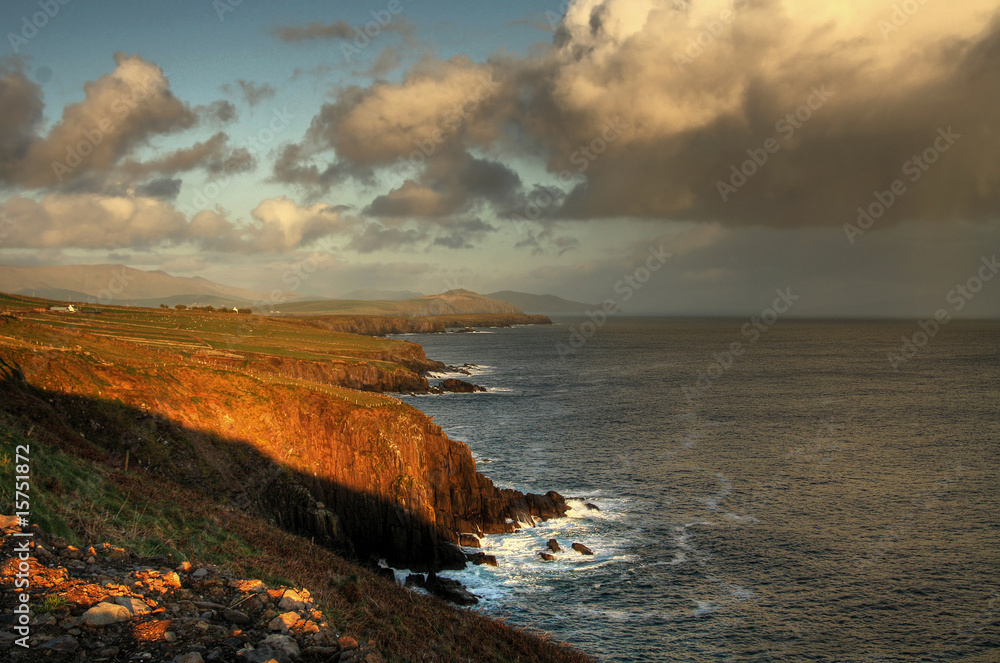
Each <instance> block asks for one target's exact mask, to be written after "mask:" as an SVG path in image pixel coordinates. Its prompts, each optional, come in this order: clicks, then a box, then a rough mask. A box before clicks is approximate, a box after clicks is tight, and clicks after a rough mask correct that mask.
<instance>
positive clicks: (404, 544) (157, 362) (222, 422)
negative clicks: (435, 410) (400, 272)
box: [0, 312, 566, 569]
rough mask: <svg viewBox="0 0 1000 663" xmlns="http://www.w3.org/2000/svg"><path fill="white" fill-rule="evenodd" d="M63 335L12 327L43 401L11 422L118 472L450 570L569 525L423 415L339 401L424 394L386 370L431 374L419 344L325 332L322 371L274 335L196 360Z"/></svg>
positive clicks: (26, 401) (338, 541)
mask: <svg viewBox="0 0 1000 663" xmlns="http://www.w3.org/2000/svg"><path fill="white" fill-rule="evenodd" d="M110 315H111V313H110V312H108V313H106V316H110ZM120 315H123V316H124V315H126V314H125V313H122V314H120ZM163 319H165V320H169V321H170V322H171V323H172V322H174V321H176V320H177V318H176V317H172V316H171V314H163ZM192 319H193V320H195V321H199V320H200V321H201V322H199V323H198V324H203V322H204V320H210V319H211V318H209V317H205V318H192ZM62 320H63V318H59V317H58V316H56V315H54V314H37V315H35V317H34V318H33V319H27V318H26V319H22V320H19V321H13V322H9V323H8V324H6V325H5V328H4V334H5V335H4V336H3V337H2V338H0V358H3V359H4V360H5V361H6V362H7V363H8V364H10V365H11V366H20V367H22V368H23V375H24V379H25V380H26V383H27V384H28V385H30V386H31V387H32V389H38V390H40V392H38V393H36V392H33V391H31V390H28V391H24V392H23V393H22V392H16V393H14V394H13V395H11V396H10V397H8V398H6V399H5V403H4V407H5V408H7V409H8V410H9V411H11V412H13V413H16V414H19V415H24V416H31V417H39V416H44V417H49V418H51V419H53V420H54V421H60V422H63V423H65V425H66V426H68V427H69V428H71V429H72V430H74V431H79V432H80V433H81V435H82V436H85V437H86V439H87V440H88V441H89V442H90V443H91V444H94V445H96V446H97V447H98V448H100V449H101V450H103V451H104V452H106V453H107V454H108V455H109V459H110V460H109V462H111V463H112V464H113V465H115V466H118V467H125V465H126V464H128V463H130V464H131V466H132V467H133V468H136V467H138V468H141V469H142V470H143V471H146V472H149V473H154V474H157V475H164V476H170V477H171V478H172V479H173V480H175V481H177V482H179V483H182V484H183V485H191V486H199V487H201V488H202V489H203V490H204V491H205V493H206V495H207V496H210V497H212V498H213V499H225V500H228V501H230V502H232V503H233V504H236V505H239V506H240V507H241V508H244V509H246V510H248V511H249V512H253V513H257V514H261V515H265V516H267V517H270V518H272V519H274V520H275V521H276V522H277V523H279V524H280V525H281V526H282V527H284V528H285V529H287V530H289V531H291V532H295V533H298V534H301V535H304V536H308V537H312V538H314V539H315V540H316V541H318V542H322V543H324V544H325V545H328V546H329V547H331V548H333V549H338V550H343V551H345V552H348V553H350V554H353V555H355V556H357V557H358V558H360V559H365V558H367V557H369V556H371V555H378V556H382V557H385V558H387V559H388V560H390V561H391V562H394V563H396V564H400V565H408V566H411V567H414V568H427V569H440V568H448V567H451V568H455V567H460V566H462V565H464V556H463V555H462V553H461V551H460V550H459V549H458V548H457V546H455V545H454V544H455V543H457V541H458V539H459V534H462V533H476V534H482V533H497V532H509V531H512V530H513V529H514V528H515V527H516V526H517V523H519V522H526V523H530V522H532V520H533V519H538V518H548V517H555V516H560V515H562V514H563V513H565V511H566V505H565V503H564V502H563V500H562V498H561V497H560V496H558V495H557V494H555V493H548V494H546V495H530V494H529V495H523V494H521V493H519V492H517V491H512V490H500V489H498V488H497V487H496V486H494V484H493V483H492V481H490V480H489V479H488V478H487V477H485V476H483V475H482V474H480V473H478V472H477V471H476V466H475V463H474V461H473V459H472V455H471V453H470V451H469V449H468V448H467V447H466V446H465V445H464V444H462V443H460V442H457V441H454V440H450V439H449V438H448V437H447V436H446V435H444V434H443V433H442V431H441V429H440V427H438V426H436V425H435V424H433V423H432V422H431V421H430V419H429V418H427V417H426V416H425V415H423V414H422V413H421V412H419V411H417V410H415V409H413V408H411V407H409V406H407V405H405V404H403V403H401V402H399V401H398V400H396V399H392V398H389V397H385V396H380V395H374V394H364V393H362V392H359V391H353V390H349V389H344V388H342V387H340V386H333V385H334V383H335V382H336V381H337V380H340V379H344V380H346V381H347V382H348V384H356V386H361V387H363V388H372V389H374V388H378V387H380V386H381V387H385V386H391V387H400V386H403V385H404V384H405V386H407V387H408V386H412V385H413V382H412V381H413V379H414V378H418V379H420V380H423V378H420V377H419V376H417V375H416V373H414V372H412V371H411V370H410V369H408V368H406V367H405V366H402V365H401V364H397V363H389V362H386V359H389V358H392V359H395V360H397V361H402V362H404V363H410V364H411V365H413V366H415V367H416V366H422V365H425V364H426V362H427V360H426V358H425V357H423V354H422V351H420V352H418V351H417V350H415V349H414V348H415V347H416V346H413V344H405V343H401V342H398V341H372V340H370V339H368V340H366V339H358V340H353V339H355V338H358V337H346V336H345V335H333V334H330V333H329V332H326V333H325V336H323V337H322V340H323V342H325V343H327V346H322V347H327V351H329V352H332V350H329V347H328V346H329V345H330V344H334V343H335V344H336V346H337V353H338V354H337V358H336V359H333V358H331V359H330V360H327V361H326V362H323V361H319V360H317V359H316V358H315V357H318V356H319V354H320V353H321V350H322V347H321V346H320V345H319V343H320V339H314V341H313V342H314V345H313V346H308V345H306V340H308V339H306V337H303V339H305V340H303V342H302V344H303V345H306V349H307V350H308V352H305V353H304V355H305V356H302V357H293V356H290V355H291V354H303V351H302V350H296V352H295V353H291V352H289V351H288V349H287V348H286V347H285V346H284V345H282V346H281V352H280V353H279V352H277V351H276V350H274V349H273V346H272V345H269V344H273V343H274V339H275V338H276V337H278V336H280V332H281V331H282V330H283V329H284V325H286V324H292V323H287V322H285V321H282V320H270V319H266V320H261V321H259V322H256V323H255V324H256V325H258V327H257V328H255V329H254V330H252V332H253V333H250V332H249V331H248V330H246V329H243V330H242V331H241V334H240V336H239V338H238V341H239V342H238V343H229V344H228V348H229V349H227V350H224V351H223V350H214V351H204V350H195V351H193V352H190V353H189V354H185V353H184V352H180V353H178V352H177V351H176V349H174V348H171V349H170V350H166V349H163V348H162V345H159V346H157V345H150V344H149V343H147V341H149V340H150V338H149V335H150V334H152V332H145V334H147V336H144V337H142V338H137V337H132V340H130V341H126V340H123V339H124V338H125V337H124V335H116V336H115V337H114V338H108V337H107V336H100V335H96V334H94V333H92V332H94V331H97V330H98V329H100V330H105V331H106V330H107V329H108V328H109V326H110V327H113V326H114V324H113V320H111V319H110V318H109V317H103V318H97V317H95V318H94V319H93V320H90V319H86V318H79V320H80V322H79V325H78V328H77V329H75V330H73V333H72V334H67V333H66V332H65V330H62V331H58V330H55V329H54V328H53V326H54V325H55V324H56V323H61V322H62ZM144 320H146V321H147V322H148V319H144ZM46 325H49V326H46ZM88 325H91V327H88ZM192 326H197V325H194V324H193V323H192ZM122 328H123V329H124V325H122ZM296 329H299V328H298V327H297V328H296ZM158 333H159V332H158ZM40 338H41V339H44V343H43V342H41V341H39V340H38V339H40ZM198 338H201V337H198ZM331 339H333V340H331ZM201 340H204V339H201ZM159 342H160V341H159V337H157V343H159ZM350 343H355V344H357V346H356V347H354V349H353V350H352V352H354V354H355V356H354V357H346V355H347V354H348V344H350ZM373 343H374V344H375V345H373ZM382 344H387V345H385V346H383V345H382ZM352 347H353V346H352ZM360 356H364V357H379V358H380V359H360V358H359V357H360ZM348 366H352V367H353V368H351V369H350V370H348ZM407 376H409V377H407ZM404 378H405V379H404ZM407 381H409V382H407ZM423 384H424V385H426V382H425V381H424V382H423Z"/></svg>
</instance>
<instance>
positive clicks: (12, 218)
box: [0, 179, 359, 254]
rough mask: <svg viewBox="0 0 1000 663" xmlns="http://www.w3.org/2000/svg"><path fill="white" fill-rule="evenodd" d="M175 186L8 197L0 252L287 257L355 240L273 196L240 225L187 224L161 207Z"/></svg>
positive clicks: (341, 226)
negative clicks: (173, 249) (329, 241)
mask: <svg viewBox="0 0 1000 663" xmlns="http://www.w3.org/2000/svg"><path fill="white" fill-rule="evenodd" d="M177 182H178V181H177V180H171V179H162V180H154V181H153V182H151V183H149V184H148V185H144V186H143V187H140V188H139V189H138V190H137V191H136V192H135V194H132V195H126V194H123V195H102V194H96V193H77V194H62V193H52V194H48V195H46V196H43V197H42V198H41V199H39V200H34V199H32V198H27V197H24V196H13V197H11V198H9V199H8V200H6V201H4V202H3V203H0V225H2V227H3V229H4V232H5V233H6V235H5V236H4V237H3V244H4V246H5V247H6V248H32V249H54V248H76V249H93V250H107V251H111V250H121V249H125V248H129V249H137V250H148V249H154V248H158V247H164V246H181V245H187V246H193V247H194V248H196V249H199V250H203V251H218V252H224V253H243V254H257V253H274V254H280V253H288V252H291V251H295V250H299V249H305V248H308V247H310V246H312V245H314V244H316V243H317V242H318V241H319V240H321V239H324V238H328V237H336V236H338V235H342V236H343V237H345V238H350V237H353V236H355V235H357V234H358V232H359V224H358V222H357V221H355V220H354V219H352V218H348V217H345V216H344V215H343V212H342V209H340V208H335V207H332V206H330V205H326V204H321V203H317V204H315V205H311V206H307V207H303V206H299V205H298V204H296V203H295V202H294V201H292V200H290V199H288V198H286V197H284V196H279V197H277V198H270V199H266V200H263V201H261V202H260V204H258V205H257V207H256V208H254V210H253V211H252V212H251V220H250V221H249V222H248V223H235V222H234V221H231V220H230V219H229V218H228V216H227V214H226V213H225V212H223V211H220V210H207V211H203V212H199V213H198V214H196V215H195V216H194V217H192V218H191V219H188V218H187V217H186V216H185V215H184V214H182V213H181V212H180V211H178V210H177V209H176V208H175V207H174V206H173V205H172V204H171V203H170V202H168V200H164V199H169V198H172V195H171V194H175V193H176V189H177V187H178V186H179V185H178V184H177Z"/></svg>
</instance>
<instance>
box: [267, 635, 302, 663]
mask: <svg viewBox="0 0 1000 663" xmlns="http://www.w3.org/2000/svg"><path fill="white" fill-rule="evenodd" d="M261 644H263V645H265V646H267V647H270V648H271V649H272V650H276V651H283V652H285V653H286V654H288V657H289V658H298V657H299V654H300V651H299V644H298V643H297V642H295V640H293V639H292V638H290V637H288V636H287V635H279V634H277V633H275V634H273V635H269V636H267V637H266V638H264V640H263V642H262V643H261Z"/></svg>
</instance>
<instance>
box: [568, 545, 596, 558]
mask: <svg viewBox="0 0 1000 663" xmlns="http://www.w3.org/2000/svg"><path fill="white" fill-rule="evenodd" d="M573 550H575V551H577V552H578V553H580V554H581V555H593V554H594V552H593V551H592V550H591V549H590V548H588V547H587V546H585V545H583V544H582V543H574V544H573Z"/></svg>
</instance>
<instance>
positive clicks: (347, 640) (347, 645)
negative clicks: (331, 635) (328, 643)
mask: <svg viewBox="0 0 1000 663" xmlns="http://www.w3.org/2000/svg"><path fill="white" fill-rule="evenodd" d="M337 646H338V647H340V649H341V651H350V650H352V649H357V648H358V641H357V640H355V639H354V638H352V637H351V636H349V635H345V636H342V637H341V638H340V639H339V640H337Z"/></svg>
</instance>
